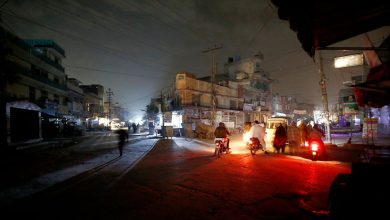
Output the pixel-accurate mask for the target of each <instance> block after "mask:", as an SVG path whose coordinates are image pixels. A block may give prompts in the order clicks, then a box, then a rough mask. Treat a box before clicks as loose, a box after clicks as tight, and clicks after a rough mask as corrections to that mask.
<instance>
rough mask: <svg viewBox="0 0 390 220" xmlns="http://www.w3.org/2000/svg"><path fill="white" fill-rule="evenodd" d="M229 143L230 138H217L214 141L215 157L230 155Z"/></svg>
mask: <svg viewBox="0 0 390 220" xmlns="http://www.w3.org/2000/svg"><path fill="white" fill-rule="evenodd" d="M227 143H228V138H227V137H225V138H215V139H214V144H215V151H214V155H216V156H217V157H220V156H221V155H222V154H223V153H226V154H228V153H230V151H229V148H228V146H227Z"/></svg>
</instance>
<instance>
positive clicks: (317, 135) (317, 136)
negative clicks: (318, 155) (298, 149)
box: [309, 124, 325, 152]
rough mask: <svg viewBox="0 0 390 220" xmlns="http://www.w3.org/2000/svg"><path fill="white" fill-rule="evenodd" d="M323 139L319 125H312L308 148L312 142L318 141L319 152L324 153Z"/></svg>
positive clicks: (323, 133)
mask: <svg viewBox="0 0 390 220" xmlns="http://www.w3.org/2000/svg"><path fill="white" fill-rule="evenodd" d="M323 137H325V132H324V131H323V130H322V129H321V127H320V126H319V124H314V126H313V128H312V129H311V131H310V133H309V146H310V145H311V142H312V141H318V142H319V143H320V144H321V149H320V150H321V151H322V152H324V151H325V148H324V142H323V141H322V138H323Z"/></svg>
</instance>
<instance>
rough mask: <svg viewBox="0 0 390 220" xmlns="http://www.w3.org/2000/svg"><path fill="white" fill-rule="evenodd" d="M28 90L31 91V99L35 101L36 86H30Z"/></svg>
mask: <svg viewBox="0 0 390 220" xmlns="http://www.w3.org/2000/svg"><path fill="white" fill-rule="evenodd" d="M28 92H29V96H28V97H29V99H30V100H31V101H33V100H35V88H34V87H32V86H30V87H29V88H28Z"/></svg>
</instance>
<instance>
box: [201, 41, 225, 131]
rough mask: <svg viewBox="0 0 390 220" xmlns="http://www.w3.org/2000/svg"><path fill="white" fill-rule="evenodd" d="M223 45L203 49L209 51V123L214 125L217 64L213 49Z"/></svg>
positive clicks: (205, 51)
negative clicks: (210, 107) (210, 108)
mask: <svg viewBox="0 0 390 220" xmlns="http://www.w3.org/2000/svg"><path fill="white" fill-rule="evenodd" d="M222 47H223V45H219V46H218V45H214V47H213V48H208V49H207V50H204V51H203V53H208V52H211V106H212V111H211V116H210V117H211V118H210V121H211V125H214V120H215V103H216V97H215V86H214V84H215V75H216V74H217V65H216V63H215V51H216V50H219V49H221V48H222Z"/></svg>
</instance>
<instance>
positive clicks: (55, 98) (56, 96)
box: [54, 94, 60, 104]
mask: <svg viewBox="0 0 390 220" xmlns="http://www.w3.org/2000/svg"><path fill="white" fill-rule="evenodd" d="M54 101H55V102H56V103H57V104H59V103H60V97H59V96H58V95H56V94H54Z"/></svg>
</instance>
